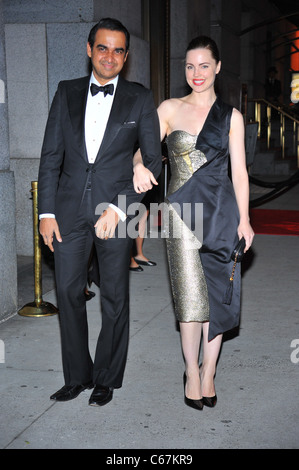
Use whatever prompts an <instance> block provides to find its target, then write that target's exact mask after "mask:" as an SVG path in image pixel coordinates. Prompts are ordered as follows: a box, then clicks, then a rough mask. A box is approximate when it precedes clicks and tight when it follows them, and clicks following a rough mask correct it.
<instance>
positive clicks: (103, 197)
mask: <svg viewBox="0 0 299 470" xmlns="http://www.w3.org/2000/svg"><path fill="white" fill-rule="evenodd" d="M129 40H130V35H129V32H128V31H127V29H126V28H125V27H124V26H123V25H122V24H121V23H120V22H119V21H117V20H114V19H111V18H104V19H102V20H100V22H99V23H97V24H96V25H95V26H94V27H93V28H92V30H91V31H90V34H89V37H88V43H87V54H88V56H89V57H90V59H91V65H92V73H91V76H90V77H83V78H78V79H75V80H68V81H63V82H60V83H59V85H58V89H57V92H56V95H55V97H54V99H53V103H52V106H51V110H50V113H49V118H48V122H47V126H46V131H45V137H44V142H43V147H42V152H41V161H40V169H39V179H38V206H39V214H40V233H41V235H42V237H43V240H44V243H45V244H46V245H48V247H49V248H50V250H51V251H53V252H54V260H55V275H56V285H57V299H58V307H59V312H60V325H61V342H62V362H63V372H64V379H65V385H64V386H63V387H62V388H61V389H60V390H58V392H56V393H54V394H53V395H52V396H51V397H50V398H51V399H53V400H57V401H66V400H71V399H73V398H75V397H76V396H78V395H79V393H81V392H82V391H83V390H85V389H91V388H93V387H94V390H93V392H92V394H91V397H90V399H89V404H90V405H99V406H101V405H105V404H106V403H108V402H109V401H110V400H111V399H112V396H113V389H114V388H120V387H121V386H122V381H123V374H124V369H125V363H126V357H127V348H128V336H129V262H130V249H131V243H132V240H131V238H130V236H129V235H128V233H127V232H128V231H127V230H126V225H127V224H128V221H129V220H130V215H131V216H132V215H133V214H132V211H131V212H130V207H129V206H130V204H133V203H136V202H140V201H141V200H142V196H143V195H144V194H143V195H141V194H137V192H135V191H134V187H133V173H134V160H133V155H134V150H136V145H138V146H139V148H140V149H141V153H142V156H143V160H144V163H145V165H146V166H147V168H148V169H149V170H150V171H151V172H152V173H153V174H154V175H155V177H157V176H158V175H159V173H160V171H161V144H160V130H159V121H158V117H157V113H156V108H155V105H154V102H153V98H152V93H151V91H150V90H148V89H146V88H145V87H143V86H141V85H138V84H136V83H132V82H128V81H126V80H125V79H124V78H122V77H121V76H120V75H119V73H120V72H121V70H122V68H123V65H124V63H125V61H126V59H127V56H128V52H129ZM98 87H100V88H98ZM131 207H132V206H131ZM124 229H125V230H124ZM93 242H94V243H95V247H96V252H97V258H98V261H99V272H100V293H101V305H102V326H101V331H100V334H99V338H98V343H97V348H96V353H95V358H94V361H92V359H91V356H90V353H89V347H88V325H87V316H86V300H85V296H84V288H85V286H86V280H87V263H88V258H89V254H90V249H91V246H92V243H93Z"/></svg>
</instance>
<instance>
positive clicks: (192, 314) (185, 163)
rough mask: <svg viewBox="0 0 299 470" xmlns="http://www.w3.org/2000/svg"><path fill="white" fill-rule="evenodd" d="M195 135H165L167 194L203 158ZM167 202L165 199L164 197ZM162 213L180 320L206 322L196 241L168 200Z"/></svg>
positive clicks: (204, 290) (205, 297)
mask: <svg viewBox="0 0 299 470" xmlns="http://www.w3.org/2000/svg"><path fill="white" fill-rule="evenodd" d="M196 139H197V136H195V135H191V134H188V133H187V132H185V131H174V132H172V133H171V134H170V135H169V136H168V137H167V140H166V142H167V148H168V158H169V163H170V168H171V180H170V183H169V187H168V195H170V194H172V193H173V192H174V191H176V190H177V189H179V188H180V187H181V186H182V185H183V184H184V183H186V181H188V179H189V178H191V176H192V175H193V173H194V172H195V171H196V170H198V168H200V167H201V166H202V165H203V164H204V163H206V161H207V159H206V157H205V155H204V154H203V153H202V152H201V151H200V150H196V149H195V144H196ZM166 202H167V200H166ZM168 210H169V211H168V213H165V215H164V229H165V232H166V234H167V235H166V247H167V256H168V265H169V274H170V282H171V288H172V295H173V300H174V308H175V314H176V318H177V320H178V321H180V322H191V321H197V322H204V321H209V300H208V291H207V285H206V280H205V276H204V272H203V268H202V264H201V260H200V255H199V251H198V250H199V249H200V247H201V243H200V241H199V240H198V239H197V238H196V237H195V236H194V234H193V232H192V231H191V230H190V229H189V228H188V227H187V225H186V224H185V223H184V222H183V220H182V219H181V218H180V217H179V215H178V214H177V212H176V211H175V210H174V209H173V207H172V205H171V204H170V203H169V202H168Z"/></svg>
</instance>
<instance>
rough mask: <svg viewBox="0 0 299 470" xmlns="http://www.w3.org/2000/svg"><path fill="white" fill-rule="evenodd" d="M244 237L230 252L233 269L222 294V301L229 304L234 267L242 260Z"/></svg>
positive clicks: (232, 286)
mask: <svg viewBox="0 0 299 470" xmlns="http://www.w3.org/2000/svg"><path fill="white" fill-rule="evenodd" d="M245 245H246V242H245V238H244V237H242V238H241V239H240V240H239V241H238V243H237V244H236V246H235V248H234V249H233V252H232V254H231V260H232V261H233V262H234V264H233V269H232V273H231V275H230V278H229V282H228V286H227V289H226V291H225V294H224V296H223V300H222V303H223V304H226V305H230V304H231V301H232V295H233V288H234V284H233V282H234V274H235V269H236V264H237V263H240V261H242V258H243V256H244V249H245Z"/></svg>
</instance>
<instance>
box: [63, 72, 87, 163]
mask: <svg viewBox="0 0 299 470" xmlns="http://www.w3.org/2000/svg"><path fill="white" fill-rule="evenodd" d="M88 87H89V77H84V78H82V79H81V80H80V81H79V82H77V83H76V84H75V85H74V87H72V88H70V89H69V90H68V96H67V100H68V107H69V113H70V118H71V122H72V127H73V131H74V135H75V138H76V139H77V143H78V146H79V148H80V149H81V152H80V153H81V155H82V156H83V158H84V159H86V160H87V161H88V157H87V151H86V145H85V132H84V120H85V109H86V101H87V94H88Z"/></svg>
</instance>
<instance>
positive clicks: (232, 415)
mask: <svg viewBox="0 0 299 470" xmlns="http://www.w3.org/2000/svg"><path fill="white" fill-rule="evenodd" d="M298 192H299V185H297V188H295V189H293V190H292V193H288V194H286V195H285V198H286V199H285V200H286V201H288V207H286V208H292V207H290V205H292V204H294V207H293V208H294V209H295V208H298V204H297V203H298V200H299V196H298ZM290 198H291V202H290ZM279 204H281V201H280V202H279ZM298 242H299V237H295V236H284V237H283V236H276V235H256V237H255V240H254V245H253V248H252V249H251V252H250V253H249V254H248V255H247V257H246V262H244V265H243V291H242V292H243V294H242V314H241V323H240V329H239V330H238V331H236V332H234V333H233V334H230V335H226V337H225V340H224V342H223V346H222V350H221V354H220V360H219V364H218V368H217V375H216V379H215V384H216V392H217V396H218V403H217V405H216V407H215V408H214V409H210V408H207V407H204V409H203V411H196V410H194V409H192V408H189V407H187V406H186V405H185V404H184V401H183V395H184V393H183V372H184V363H183V358H182V354H181V346H180V337H179V331H178V328H177V324H176V321H175V318H174V312H173V305H172V299H171V293H170V287H169V279H168V270H167V260H166V252H165V241H164V240H163V239H161V238H157V239H153V238H147V239H146V240H145V243H144V251H145V254H146V255H147V256H148V257H149V258H150V259H152V260H154V261H156V262H157V266H155V267H145V268H144V271H143V272H142V273H133V272H131V273H130V277H131V282H130V295H131V322H130V325H131V326H130V344H129V352H128V362H127V367H126V372H125V378H124V383H123V387H122V388H121V389H118V390H115V391H114V397H113V400H112V401H111V402H110V403H109V404H107V405H106V406H104V407H101V408H98V407H93V406H88V399H89V396H90V393H91V391H85V392H83V393H81V395H79V396H78V397H77V398H76V399H74V400H72V401H69V402H65V403H58V402H53V401H50V399H49V396H50V395H51V394H52V393H53V392H55V391H56V390H57V389H59V388H60V387H61V386H62V385H63V375H62V368H61V354H60V332H59V317H58V315H54V316H49V317H41V318H31V317H22V316H20V315H14V316H13V317H11V318H10V319H9V320H7V321H5V322H3V323H2V324H0V339H1V340H2V341H3V343H2V345H4V348H5V362H4V363H1V364H0V377H1V380H0V393H1V402H0V448H2V449H106V450H107V449H108V450H111V455H113V452H112V450H114V453H115V454H116V455H118V453H120V452H121V451H123V450H125V449H132V450H134V452H137V453H138V451H139V450H141V449H148V450H154V449H160V452H162V451H163V449H168V450H169V449H172V450H180V449H181V451H180V452H177V453H180V454H182V453H184V452H183V450H184V451H185V454H187V453H188V450H190V451H191V450H192V449H193V450H195V449H298V448H299V394H298V384H299V316H298V312H299V303H298V281H299V274H298V261H299V246H298ZM28 272H29V271H28V269H27V270H26V269H25V268H22V269H21V276H20V277H21V280H22V282H23V284H24V285H26V282H27V283H28V279H27V281H26V276H28ZM52 274H53V273H52ZM52 274H51V271H48V272H47V275H46V277H47V280H46V281H47V286H50V290H48V291H47V289H46V291H47V293H46V294H44V295H43V300H44V301H46V302H51V303H53V304H54V305H56V296H55V290H54V288H53V279H52V278H51V276H52ZM51 283H52V284H51ZM44 287H45V286H44ZM91 290H93V291H95V292H96V296H95V297H94V298H93V299H92V300H91V301H89V302H88V303H87V307H88V321H89V325H90V349H91V353H92V354H93V352H94V349H95V344H96V340H97V336H98V332H99V329H100V326H101V316H100V314H99V308H100V307H99V298H100V296H99V290H98V289H97V287H96V286H94V285H92V287H91ZM27 295H29V297H30V298H29V299H27V300H26V302H28V301H33V300H34V291H32V292H29V293H28V292H27ZM20 306H22V305H20ZM140 452H141V451H140Z"/></svg>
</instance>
